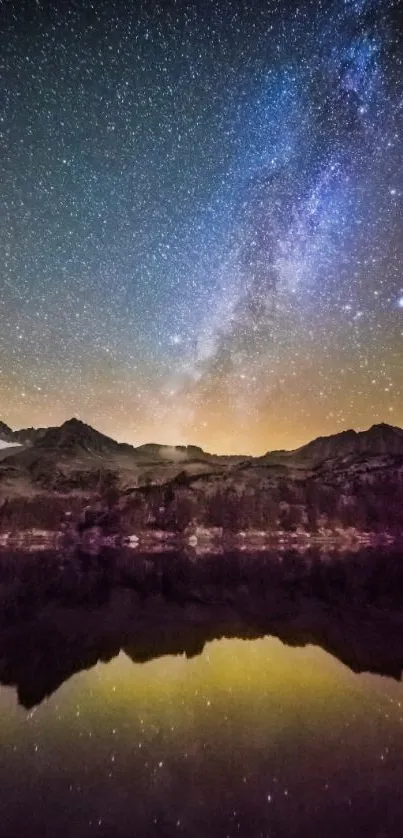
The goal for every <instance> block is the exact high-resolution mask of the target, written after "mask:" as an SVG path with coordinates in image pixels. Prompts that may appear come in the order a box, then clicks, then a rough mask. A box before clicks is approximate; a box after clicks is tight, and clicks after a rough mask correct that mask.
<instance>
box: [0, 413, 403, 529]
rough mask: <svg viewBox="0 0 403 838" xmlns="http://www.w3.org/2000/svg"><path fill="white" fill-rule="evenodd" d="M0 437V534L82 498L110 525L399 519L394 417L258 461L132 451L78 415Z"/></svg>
mask: <svg viewBox="0 0 403 838" xmlns="http://www.w3.org/2000/svg"><path fill="white" fill-rule="evenodd" d="M1 442H2V443H3V444H4V445H5V446H7V447H4V448H2V450H1V451H0V503H1V504H2V505H1V506H0V530H3V531H4V530H5V529H6V530H7V529H10V527H11V528H13V527H14V526H16V527H17V528H18V527H23V528H26V527H27V526H29V527H33V526H35V521H36V522H37V526H38V527H44V526H45V524H46V525H49V523H52V527H53V525H55V524H59V523H60V520H61V518H63V516H64V514H65V512H70V513H71V514H72V515H73V517H74V516H77V515H78V516H79V517H80V516H81V517H82V509H83V507H84V506H85V507H88V506H89V507H90V508H91V509H92V511H93V514H92V517H91V515H90V516H89V517H90V518H91V520H92V521H94V520H95V522H96V525H97V526H99V525H106V526H107V528H110V527H112V519H113V515H112V514H111V510H113V512H114V516H115V519H116V524H115V525H114V526H115V528H117V529H118V528H119V526H120V527H121V528H122V529H123V531H125V530H126V531H127V529H129V530H130V529H131V528H132V529H133V528H134V529H135V530H138V529H140V530H141V531H143V530H144V529H145V530H156V529H157V530H162V531H167V530H169V531H173V532H178V531H180V532H183V531H184V530H187V529H189V527H190V528H192V526H193V528H198V529H199V530H200V528H204V529H214V530H229V531H232V532H239V531H244V530H263V531H282V530H284V529H285V530H287V531H293V530H298V529H300V530H301V529H302V530H304V531H309V532H310V531H312V530H316V529H318V528H319V529H322V530H323V529H326V528H330V529H334V528H335V527H336V528H337V527H339V528H342V529H343V528H344V529H345V528H352V527H353V528H356V529H358V530H360V531H361V530H367V529H368V528H369V529H370V530H371V531H372V530H373V529H374V528H375V530H376V531H378V530H382V529H384V530H389V529H390V528H393V529H396V528H399V527H400V524H402V525H403V515H402V513H401V511H400V510H401V508H402V507H403V504H402V500H403V490H402V481H403V430H402V429H401V428H398V427H394V426H391V425H388V424H377V425H373V426H372V427H371V428H369V429H368V430H367V431H360V432H357V431H354V430H348V431H343V432H341V433H339V434H333V435H331V436H327V437H319V438H317V439H315V440H313V441H312V442H309V443H308V444H306V445H303V446H302V447H300V448H298V449H296V450H294V451H268V452H267V453H266V454H264V455H263V456H260V457H251V456H241V455H234V456H220V455H217V454H211V453H208V452H206V451H204V450H203V449H202V448H199V447H198V446H192V445H189V446H165V445H159V444H156V443H150V444H146V445H141V446H138V447H133V446H131V445H128V444H127V443H119V442H116V441H115V440H114V439H112V438H110V437H108V436H106V435H105V434H102V433H100V432H99V431H97V430H95V429H94V428H92V427H91V426H90V425H87V424H85V423H84V422H81V421H80V420H79V419H76V418H73V419H70V420H68V421H66V422H64V423H63V424H62V425H60V426H56V427H49V428H38V429H35V428H26V429H21V430H17V431H14V430H12V429H11V428H10V427H8V426H7V425H6V424H4V423H3V422H0V443H1ZM45 510H47V512H45ZM28 513H29V514H28ZM108 516H109V517H108ZM49 518H50V519H51V520H49ZM56 519H57V520H56ZM27 521H28V522H29V524H27ZM52 527H50V528H52Z"/></svg>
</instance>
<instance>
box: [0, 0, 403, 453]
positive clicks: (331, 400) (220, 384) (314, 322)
mask: <svg viewBox="0 0 403 838" xmlns="http://www.w3.org/2000/svg"><path fill="white" fill-rule="evenodd" d="M399 7H400V3H399V2H394V0H381V2H379V0H378V1H377V2H375V0H334V2H331V1H330V2H324V0H315V2H314V0H301V2H287V3H286V2H285V1H284V2H279V0H277V1H276V0H274V1H273V2H272V1H271V0H266V2H264V3H263V2H262V3H258V2H251V0H248V2H232V0H228V2H225V3H221V2H220V3H219V2H217V0H215V1H214V2H213V0H204V2H203V3H202V2H189V0H188V2H182V0H176V2H173V1H172V2H170V3H169V2H162V0H160V2H156V3H148V2H138V3H135V4H133V3H128V2H118V0H115V2H112V1H111V2H103V0H100V1H99V2H93V3H91V2H82V3H76V2H74V3H73V2H66V3H63V4H60V3H58V2H55V0H54V2H49V3H48V2H46V3H45V2H44V0H37V2H36V3H33V2H28V0H26V2H24V1H23V0H20V2H18V3H17V2H14V0H9V2H4V3H3V6H2V21H1V27H2V34H3V39H2V40H3V50H2V62H1V73H2V81H3V84H2V88H3V92H4V98H3V107H2V113H1V123H0V128H1V142H2V146H3V155H2V158H1V163H0V165H1V174H2V184H3V186H2V194H3V204H4V211H3V213H2V216H1V220H0V243H1V251H2V263H3V266H2V273H1V276H0V284H1V289H2V293H1V298H0V318H1V330H0V376H1V377H0V395H1V404H2V419H3V420H4V421H7V422H8V423H9V424H11V425H13V426H25V425H27V424H28V425H32V424H34V425H45V424H46V425H47V424H56V423H59V422H61V421H64V419H66V418H68V417H69V416H70V415H72V414H75V415H78V416H80V417H81V418H82V419H84V420H85V421H87V422H89V423H91V424H93V425H96V426H97V427H98V428H99V429H100V430H103V431H104V432H106V433H110V434H111V435H113V436H115V437H117V438H120V439H124V440H126V441H129V442H132V443H134V444H140V443H142V442H145V441H151V440H155V441H160V442H163V443H179V442H192V443H196V444H201V445H203V446H204V447H206V448H207V449H210V450H220V451H242V452H245V453H246V452H261V451H264V450H267V449H268V448H274V447H294V446H296V445H298V444H301V443H302V442H304V441H306V440H307V439H309V438H311V437H313V436H315V435H318V434H323V433H332V432H335V431H337V430H341V429H343V428H346V427H351V426H354V427H357V428H359V427H365V426H368V425H369V424H371V423H372V422H376V421H391V422H393V423H395V424H403V364H402V353H403V271H402V266H403V230H402V204H403V162H402V161H403V21H402V12H401V9H400V8H399Z"/></svg>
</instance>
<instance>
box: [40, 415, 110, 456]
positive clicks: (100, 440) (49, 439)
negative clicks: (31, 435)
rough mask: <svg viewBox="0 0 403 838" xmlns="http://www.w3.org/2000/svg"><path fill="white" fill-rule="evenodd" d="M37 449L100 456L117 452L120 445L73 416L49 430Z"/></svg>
mask: <svg viewBox="0 0 403 838" xmlns="http://www.w3.org/2000/svg"><path fill="white" fill-rule="evenodd" d="M36 447H39V448H41V449H43V448H47V449H58V450H60V451H63V452H65V453H79V451H85V452H87V453H91V454H100V453H111V452H113V451H116V450H117V449H118V448H119V443H118V442H116V441H115V440H114V439H111V437H109V436H106V435H105V434H102V433H101V432H100V431H97V430H95V428H92V427H91V425H86V424H85V422H82V421H81V419H77V418H76V417H75V416H73V417H72V418H71V419H67V420H66V422H63V424H62V425H60V426H56V427H54V428H48V429H47V431H46V432H45V433H44V435H43V436H42V437H41V439H39V440H38V441H37V443H36Z"/></svg>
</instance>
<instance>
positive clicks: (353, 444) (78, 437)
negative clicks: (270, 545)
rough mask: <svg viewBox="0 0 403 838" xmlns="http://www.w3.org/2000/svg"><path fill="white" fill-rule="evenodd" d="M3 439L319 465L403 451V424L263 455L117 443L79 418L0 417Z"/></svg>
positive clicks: (90, 449)
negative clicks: (18, 424)
mask: <svg viewBox="0 0 403 838" xmlns="http://www.w3.org/2000/svg"><path fill="white" fill-rule="evenodd" d="M0 440H1V441H4V442H7V443H13V442H14V443H16V444H17V443H18V444H20V445H23V446H29V447H34V448H35V449H37V450H38V452H39V451H45V450H52V451H57V450H59V451H60V452H63V453H65V454H68V453H71V454H74V453H78V452H79V451H82V452H86V453H93V454H96V453H98V454H102V455H106V456H107V455H108V454H112V453H116V452H121V453H123V452H126V453H129V454H131V455H136V456H137V457H138V458H140V459H150V461H152V460H160V459H172V460H178V461H179V460H180V459H183V460H184V461H185V460H199V461H203V460H204V461H206V462H207V461H211V460H215V459H217V460H220V461H222V462H224V461H226V462H228V463H230V462H234V463H235V462H241V461H243V460H250V461H255V462H257V463H258V462H269V461H279V462H290V461H295V462H297V463H302V464H305V465H307V464H308V463H310V464H312V465H314V464H316V463H320V462H322V461H324V460H327V459H331V458H333V457H343V456H347V455H349V454H372V455H375V454H403V429H402V428H399V427H397V426H394V425H389V424H387V423H386V422H381V423H379V424H375V425H372V426H371V427H370V428H369V429H368V430H365V431H355V430H353V429H349V430H346V431H341V432H340V433H337V434H329V435H328V436H319V437H317V438H316V439H313V440H312V441H311V442H308V443H307V444H305V445H302V446H301V447H300V448H296V449H294V450H290V451H287V450H283V449H282V450H277V451H267V452H266V454H263V455H262V456H260V457H259V456H258V457H253V456H251V455H249V456H248V455H245V456H242V455H239V454H238V455H236V454H234V455H229V456H228V455H220V454H211V453H208V452H206V451H204V450H203V448H201V447H200V446H198V445H176V446H170V445H162V444H160V443H153V442H150V443H145V444H143V445H139V446H137V447H135V446H132V445H130V444H128V443H123V442H117V441H116V440H114V439H112V437H109V436H107V435H106V434H103V433H101V431H98V430H96V429H95V428H93V427H92V426H91V425H87V424H86V423H85V422H82V421H81V420H80V419H77V418H76V417H72V418H71V419H68V420H67V421H66V422H63V424H62V425H56V426H52V427H49V428H25V429H24V428H22V429H20V430H17V431H13V430H12V428H10V427H9V426H8V425H7V424H6V423H5V422H0Z"/></svg>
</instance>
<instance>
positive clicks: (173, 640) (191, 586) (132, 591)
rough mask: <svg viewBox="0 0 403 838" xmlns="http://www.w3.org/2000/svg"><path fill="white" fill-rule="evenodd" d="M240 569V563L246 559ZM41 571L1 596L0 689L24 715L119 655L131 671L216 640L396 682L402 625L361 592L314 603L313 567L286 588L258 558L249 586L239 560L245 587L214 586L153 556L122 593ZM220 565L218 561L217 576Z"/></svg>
mask: <svg viewBox="0 0 403 838" xmlns="http://www.w3.org/2000/svg"><path fill="white" fill-rule="evenodd" d="M241 560H242V562H245V556H243V557H242V559H241ZM41 561H42V577H41V579H39V578H36V579H35V584H33V582H32V578H31V571H30V570H29V566H28V568H27V567H25V569H24V570H23V571H22V577H21V580H20V585H19V586H18V584H17V585H16V583H15V581H14V582H13V587H11V586H10V584H6V585H4V584H3V585H2V614H3V616H2V618H1V622H2V629H1V633H0V681H1V683H3V684H7V685H11V686H15V687H16V688H17V691H18V697H19V701H20V703H21V704H22V705H23V706H25V707H27V708H28V707H32V706H34V705H36V704H38V703H40V702H41V701H42V700H43V699H44V698H45V697H46V696H48V695H50V694H51V693H53V692H54V691H55V690H56V689H57V688H58V687H59V686H60V685H61V684H62V683H63V682H64V681H66V680H67V679H68V678H70V677H71V676H72V675H73V674H74V673H76V672H79V671H81V670H83V669H88V668H89V667H92V666H94V665H95V664H96V663H97V661H109V660H111V659H112V658H113V657H115V656H116V655H117V654H118V653H119V652H120V651H121V650H123V651H124V652H125V653H126V654H127V655H128V656H129V657H130V658H131V659H132V660H133V661H135V662H144V661H148V660H151V659H153V658H157V657H161V656H163V655H179V654H186V656H188V657H191V656H194V655H198V654H200V653H201V652H202V650H203V648H204V646H205V644H206V643H207V642H209V641H211V640H214V639H218V638H222V637H227V638H231V637H237V638H246V639H252V638H257V637H261V636H264V635H273V636H275V637H278V638H279V639H280V640H282V641H283V642H284V643H286V644H288V645H292V646H304V645H306V644H308V643H311V644H314V645H318V646H321V647H322V648H323V649H325V650H326V651H328V652H329V653H331V654H332V655H334V656H336V657H337V658H339V660H341V661H342V662H343V663H345V664H346V665H347V666H348V667H350V669H352V670H353V671H355V672H362V671H369V672H374V673H379V674H384V675H389V676H391V677H394V678H397V679H400V677H401V671H402V668H403V617H400V616H399V614H398V613H397V612H396V611H394V612H391V611H390V610H389V609H385V608H384V609H383V610H381V609H380V608H379V607H376V608H375V607H374V604H373V603H371V602H370V597H369V596H367V597H366V599H365V596H363V595H362V594H363V593H364V594H365V585H363V588H362V591H361V595H360V596H358V597H357V596H356V595H355V597H354V601H352V599H351V597H350V596H349V592H348V588H346V586H345V588H344V594H343V601H342V599H341V597H340V594H339V593H337V590H336V588H335V589H334V596H333V597H331V596H329V591H327V592H326V591H325V588H324V587H323V585H322V588H323V595H322V596H318V593H317V590H316V589H315V587H314V585H313V576H312V574H313V571H312V567H311V566H308V567H307V569H306V575H305V581H304V584H302V582H301V578H296V577H295V574H294V576H293V578H292V579H291V581H290V576H289V573H288V575H287V573H285V571H284V567H283V565H282V563H281V564H279V563H278V562H277V566H275V563H274V560H273V556H270V557H268V558H267V557H266V559H265V561H263V562H262V557H261V556H260V557H259V562H260V576H259V577H256V573H257V564H256V562H257V559H256V557H253V556H252V557H247V559H246V561H249V562H250V567H249V570H248V571H247V572H246V575H245V574H244V575H242V573H241V572H239V573H238V578H233V579H229V578H227V579H223V578H222V575H221V579H220V580H219V581H218V580H217V578H214V573H213V572H212V566H210V568H207V569H206V568H203V569H202V570H198V569H197V567H195V566H194V565H193V567H192V563H189V562H187V565H184V563H183V560H181V559H180V558H177V559H176V560H174V559H173V558H172V556H169V557H162V556H159V557H157V558H156V559H155V560H154V562H151V563H150V559H149V558H148V559H147V566H144V567H143V566H142V564H145V560H144V563H142V560H140V559H139V560H138V561H137V567H136V574H137V575H135V576H133V578H132V579H131V580H129V579H128V577H127V576H126V580H125V585H123V584H122V577H121V576H119V574H118V576H117V577H116V573H115V570H116V568H114V576H115V578H114V579H113V580H112V579H111V578H110V572H109V577H108V574H106V575H105V568H103V569H100V568H99V567H98V568H94V567H92V569H91V568H90V569H89V570H88V571H87V572H86V574H82V573H81V575H80V577H77V578H76V579H73V578H70V579H69V581H68V583H67V584H66V578H64V576H63V573H61V571H60V569H59V570H56V567H54V568H53V570H52V573H51V574H50V575H49V574H48V573H46V572H45V571H46V567H47V565H46V559H45V560H44V558H43V556H42V557H41ZM222 562H223V559H222V557H220V566H221V565H222ZM340 562H341V560H340V559H339V564H340ZM164 563H168V567H169V568H170V573H169V577H167V578H169V579H170V584H169V585H167V584H166V582H164V570H163V568H164V566H165V565H164ZM150 566H151V571H150ZM343 566H344V565H343ZM30 567H31V568H32V567H33V565H32V563H31V564H30ZM185 567H187V570H188V573H189V577H190V578H191V579H192V582H190V579H187V580H186V586H185V587H186V590H187V594H186V595H184V584H183V583H184V580H183V573H184V572H185V570H184V569H185ZM321 567H322V571H321V573H322V577H323V576H325V577H326V574H327V573H328V574H330V575H329V580H330V581H331V579H332V576H331V574H332V573H333V577H334V568H333V570H332V569H331V567H332V566H331V565H330V567H328V568H327V569H326V567H325V569H324V565H323V562H322V564H321ZM280 568H281V570H280ZM346 568H347V565H346ZM180 569H182V574H181V572H180ZM238 570H239V568H238ZM35 572H36V573H37V572H38V571H35ZM149 572H151V577H150V578H151V580H154V582H153V584H150V579H149V582H148V584H147V583H146V578H147V574H148V573H149ZM346 572H347V573H348V572H350V571H348V570H346ZM248 573H249V578H248ZM141 574H142V575H141ZM197 574H199V577H198V582H197V581H196V577H197ZM235 576H236V575H235ZM140 579H141V580H142V581H141V582H139V580H140ZM157 580H159V581H158V584H157ZM309 580H310V581H309ZM111 583H112V584H111ZM117 583H118V584H117ZM356 593H357V592H356ZM332 599H333V601H332Z"/></svg>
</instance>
